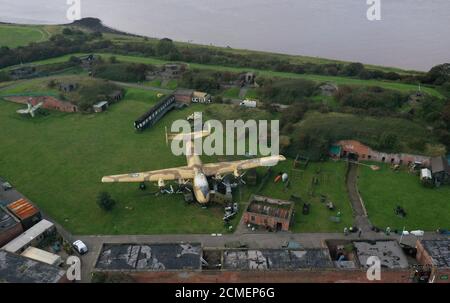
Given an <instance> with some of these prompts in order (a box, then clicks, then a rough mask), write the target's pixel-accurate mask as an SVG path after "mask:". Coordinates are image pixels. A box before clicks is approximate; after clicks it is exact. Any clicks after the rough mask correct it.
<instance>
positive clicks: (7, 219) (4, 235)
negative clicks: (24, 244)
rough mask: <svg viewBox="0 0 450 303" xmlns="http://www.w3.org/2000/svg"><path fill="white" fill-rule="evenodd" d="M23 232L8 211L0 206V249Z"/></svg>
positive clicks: (16, 220) (17, 221)
mask: <svg viewBox="0 0 450 303" xmlns="http://www.w3.org/2000/svg"><path fill="white" fill-rule="evenodd" d="M22 232H23V228H22V225H21V224H20V222H19V220H18V219H16V218H15V217H14V216H13V215H12V214H11V213H9V211H8V210H6V209H5V208H3V207H1V206H0V247H2V246H3V245H5V244H6V243H8V242H9V241H11V240H12V239H14V238H15V237H17V236H18V235H20V234H21V233H22Z"/></svg>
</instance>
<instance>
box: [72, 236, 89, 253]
mask: <svg viewBox="0 0 450 303" xmlns="http://www.w3.org/2000/svg"><path fill="white" fill-rule="evenodd" d="M72 246H73V248H74V249H75V250H76V251H77V252H78V253H79V254H80V255H84V254H85V253H87V252H88V248H87V246H86V244H84V243H83V241H81V240H77V241H75V242H73V244H72Z"/></svg>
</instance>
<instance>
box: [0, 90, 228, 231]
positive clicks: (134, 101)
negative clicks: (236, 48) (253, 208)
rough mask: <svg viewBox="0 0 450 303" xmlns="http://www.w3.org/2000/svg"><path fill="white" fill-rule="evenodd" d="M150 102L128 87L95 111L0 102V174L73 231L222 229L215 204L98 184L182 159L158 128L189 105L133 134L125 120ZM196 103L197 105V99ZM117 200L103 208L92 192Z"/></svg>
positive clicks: (149, 97)
mask: <svg viewBox="0 0 450 303" xmlns="http://www.w3.org/2000/svg"><path fill="white" fill-rule="evenodd" d="M156 101H157V98H156V93H152V92H148V91H142V90H136V89H130V90H129V91H128V93H127V97H126V99H125V100H123V101H122V102H120V103H118V104H116V105H113V106H111V107H110V108H109V109H108V111H107V112H105V113H101V114H98V115H93V114H91V115H87V114H63V113H58V112H53V111H52V112H51V114H50V115H49V116H45V117H44V116H38V117H37V118H36V119H30V118H28V117H24V116H19V115H17V114H16V113H15V111H16V110H17V109H19V108H21V107H22V106H21V105H17V104H13V103H9V102H6V101H0V129H1V133H2V139H1V144H0V155H1V156H0V175H2V176H4V177H5V178H7V179H8V180H10V181H11V182H12V183H13V184H14V185H15V186H16V187H17V188H18V190H19V191H21V192H23V193H24V194H25V195H26V196H28V197H29V198H30V199H31V200H32V201H33V202H35V203H36V204H37V205H38V206H39V207H40V208H41V209H42V210H43V211H45V212H46V213H47V214H48V215H50V216H51V217H52V218H54V219H55V220H56V221H58V222H60V223H61V224H63V225H64V226H65V227H67V228H68V229H69V230H70V231H71V232H73V233H75V234H153V233H162V234H167V233H211V232H224V226H223V221H222V217H223V210H222V209H221V208H219V207H211V208H209V209H202V208H200V207H199V206H198V205H186V204H185V203H184V202H183V197H182V196H178V195H177V196H159V197H155V196H154V195H152V194H151V191H152V190H154V189H151V190H148V191H140V190H138V185H137V184H102V183H101V182H100V180H101V178H102V176H104V175H110V174H117V173H126V172H133V171H145V170H153V169H161V168H167V167H177V166H184V165H185V164H186V162H185V158H184V157H176V156H173V154H172V153H171V151H170V147H168V146H166V144H165V140H164V127H165V126H170V122H171V121H172V120H174V119H179V118H182V117H185V116H187V115H188V114H189V113H190V111H192V110H193V108H192V107H191V108H189V109H187V110H184V111H176V110H175V111H173V112H171V113H169V114H168V115H167V116H166V117H165V118H164V119H163V120H161V121H160V122H159V123H158V124H157V125H156V126H155V127H154V128H152V129H149V130H147V131H145V132H143V133H136V132H135V131H134V128H133V121H134V120H135V119H136V118H137V117H139V116H140V115H141V114H142V113H144V112H145V111H146V110H148V109H149V108H150V107H151V105H152V104H154V103H155V102H156ZM199 106H200V107H201V105H199ZM101 191H108V192H110V193H111V195H112V197H113V198H114V199H116V200H117V202H118V203H117V206H116V207H115V209H114V210H113V211H112V212H110V213H106V212H104V211H102V210H101V209H100V208H99V207H98V206H97V204H96V197H97V195H98V193H99V192H101Z"/></svg>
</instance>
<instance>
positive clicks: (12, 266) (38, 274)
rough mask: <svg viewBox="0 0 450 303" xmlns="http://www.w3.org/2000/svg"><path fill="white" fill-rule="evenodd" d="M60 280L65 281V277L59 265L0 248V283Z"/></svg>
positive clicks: (51, 281) (52, 281)
mask: <svg viewBox="0 0 450 303" xmlns="http://www.w3.org/2000/svg"><path fill="white" fill-rule="evenodd" d="M60 282H67V278H66V272H65V271H64V270H61V269H60V268H59V267H56V266H52V265H49V264H45V263H42V262H38V261H35V260H31V259H28V258H26V257H24V256H20V255H17V254H14V253H11V252H8V251H4V250H0V283H60Z"/></svg>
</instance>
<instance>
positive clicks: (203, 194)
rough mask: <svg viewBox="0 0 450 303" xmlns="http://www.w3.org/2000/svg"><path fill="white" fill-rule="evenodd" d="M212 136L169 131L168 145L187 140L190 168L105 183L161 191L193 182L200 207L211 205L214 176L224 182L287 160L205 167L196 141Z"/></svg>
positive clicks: (106, 179)
mask: <svg viewBox="0 0 450 303" xmlns="http://www.w3.org/2000/svg"><path fill="white" fill-rule="evenodd" d="M209 134H210V133H209V131H201V132H193V133H187V134H167V131H166V142H168V140H169V139H171V140H185V142H186V149H187V151H188V152H187V153H186V160H187V166H182V167H176V168H167V169H161V170H154V171H148V172H141V173H131V174H124V175H115V176H106V177H103V179H102V182H103V183H113V182H138V183H142V182H158V186H159V187H164V186H165V184H164V181H171V180H176V181H178V183H179V184H185V183H186V181H188V180H192V181H193V192H194V195H195V198H196V199H197V201H198V202H199V203H200V204H207V203H208V202H209V198H210V193H209V185H208V180H207V177H210V176H214V177H216V178H217V179H221V178H222V176H224V175H226V174H230V173H233V174H234V176H236V177H239V176H240V173H241V171H243V170H248V169H252V168H256V167H261V166H274V165H276V164H277V163H278V161H284V160H286V158H285V157H284V156H281V155H277V156H269V157H263V158H255V159H249V160H241V161H231V162H218V163H208V164H203V163H202V161H201V160H200V157H199V156H198V154H196V153H195V148H194V142H193V140H194V139H195V138H198V137H206V136H208V135H209ZM186 136H187V137H186ZM189 151H190V152H189Z"/></svg>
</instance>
